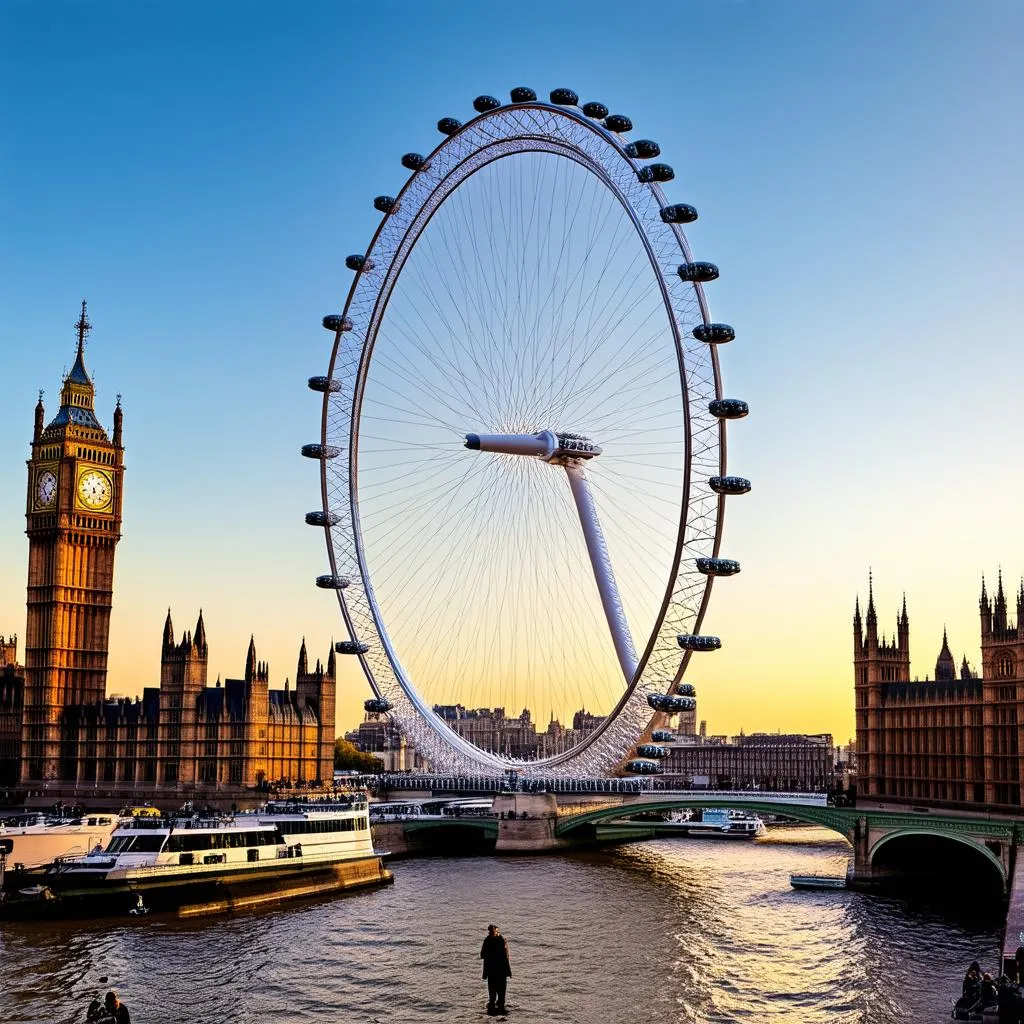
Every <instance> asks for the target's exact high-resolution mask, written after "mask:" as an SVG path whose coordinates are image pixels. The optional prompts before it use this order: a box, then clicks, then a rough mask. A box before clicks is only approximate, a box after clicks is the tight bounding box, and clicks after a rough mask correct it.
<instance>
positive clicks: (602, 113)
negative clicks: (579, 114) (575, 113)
mask: <svg viewBox="0 0 1024 1024" xmlns="http://www.w3.org/2000/svg"><path fill="white" fill-rule="evenodd" d="M583 113H584V114H586V115H587V117H592V118H594V119H595V120H597V121H603V120H604V119H605V118H606V117H607V116H608V108H607V107H606V106H605V105H604V104H603V103H584V104H583Z"/></svg>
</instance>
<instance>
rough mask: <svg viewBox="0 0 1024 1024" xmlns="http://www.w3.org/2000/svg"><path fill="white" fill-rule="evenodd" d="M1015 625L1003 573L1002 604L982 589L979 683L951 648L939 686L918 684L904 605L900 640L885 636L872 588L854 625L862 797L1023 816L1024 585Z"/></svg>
mask: <svg viewBox="0 0 1024 1024" xmlns="http://www.w3.org/2000/svg"><path fill="white" fill-rule="evenodd" d="M1016 605H1017V622H1016V624H1014V623H1012V622H1011V621H1010V620H1009V618H1008V613H1007V601H1006V595H1005V593H1004V591H1003V579H1002V573H1000V575H999V584H998V587H997V590H996V594H995V597H994V599H990V598H989V596H988V592H987V589H986V587H985V582H984V580H983V581H982V584H981V600H980V612H981V661H982V670H981V674H980V676H979V675H978V674H977V673H976V672H975V671H974V669H973V668H971V666H970V665H968V663H967V659H966V657H965V658H963V659H962V660H961V663H960V667H959V669H957V666H956V663H955V660H954V658H953V654H952V652H951V651H950V649H949V642H948V638H947V636H946V634H945V633H943V637H942V646H941V648H940V650H939V655H938V658H937V659H936V663H935V677H934V678H933V679H922V680H916V679H915V680H911V678H910V619H909V617H908V615H907V605H906V600H904V602H903V608H902V610H901V612H900V614H899V615H898V617H897V620H896V636H895V637H894V638H892V639H886V638H885V637H882V636H879V633H878V617H877V614H876V612H875V601H874V594H873V591H872V587H871V585H870V583H869V587H868V606H867V611H866V615H865V617H864V619H863V620H862V618H861V612H860V602H859V600H858V601H857V603H856V607H855V611H854V616H853V669H854V694H855V702H856V719H857V792H858V795H859V796H867V797H874V798H878V799H885V800H891V801H895V802H913V803H918V804H934V805H942V806H957V807H975V808H979V809H983V808H989V807H991V808H994V809H1007V808H1019V807H1020V806H1021V780H1022V775H1024V763H1022V761H1024V744H1022V742H1021V738H1020V728H1021V725H1024V707H1022V705H1024V626H1022V622H1024V582H1022V583H1021V586H1020V589H1019V590H1018V593H1017V598H1016Z"/></svg>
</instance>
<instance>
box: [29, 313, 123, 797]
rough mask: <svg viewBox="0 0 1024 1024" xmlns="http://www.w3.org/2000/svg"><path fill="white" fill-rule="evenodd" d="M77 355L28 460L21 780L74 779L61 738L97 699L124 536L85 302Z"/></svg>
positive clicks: (114, 453)
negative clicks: (88, 344) (71, 716)
mask: <svg viewBox="0 0 1024 1024" xmlns="http://www.w3.org/2000/svg"><path fill="white" fill-rule="evenodd" d="M75 327H76V330H77V332H78V351H77V354H76V357H75V362H74V365H73V366H72V367H71V370H70V372H69V373H68V375H67V376H66V377H65V379H64V384H63V387H62V388H61V396H60V403H61V404H60V409H59V410H58V412H57V415H56V416H55V417H54V418H53V419H52V420H51V421H50V423H49V424H47V425H45V426H44V423H45V413H44V409H43V401H42V395H40V399H39V403H38V404H37V405H36V412H35V430H34V433H33V437H32V457H31V458H30V459H29V460H28V497H27V502H26V509H25V515H26V519H27V523H28V525H27V529H26V533H27V534H28V543H29V557H28V596H27V606H28V621H27V625H26V636H25V710H24V730H25V731H24V733H23V736H22V741H23V742H22V756H23V764H22V780H23V781H28V780H43V781H51V780H52V781H57V780H67V781H73V780H74V779H75V777H76V772H77V765H76V763H75V754H74V749H75V746H74V743H72V742H62V720H63V717H64V716H63V713H64V710H65V709H66V708H68V707H72V706H80V705H85V704H95V703H96V702H97V701H102V700H103V698H104V695H105V692H106V682H107V649H108V641H109V635H110V611H111V606H112V602H113V591H114V551H115V548H116V546H117V542H118V541H119V540H120V539H121V502H122V496H123V487H122V485H123V478H124V448H123V447H122V444H121V421H122V414H121V405H120V400H119V401H118V404H117V407H116V408H115V410H114V433H113V439H111V438H110V437H108V436H107V432H106V431H105V430H104V428H103V426H102V425H101V423H100V421H99V420H98V419H97V417H96V412H95V408H94V405H95V388H94V387H93V383H92V380H91V379H90V377H89V374H88V372H87V371H86V368H85V339H86V336H87V335H88V333H89V330H90V329H91V325H90V323H89V321H88V319H87V318H86V311H85V302H83V303H82V314H81V316H80V317H79V320H78V323H77V324H76V325H75Z"/></svg>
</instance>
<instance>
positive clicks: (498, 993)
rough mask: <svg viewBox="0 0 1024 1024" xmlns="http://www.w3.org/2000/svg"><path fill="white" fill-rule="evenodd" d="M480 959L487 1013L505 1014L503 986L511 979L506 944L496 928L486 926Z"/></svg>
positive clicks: (495, 926) (494, 926) (492, 925)
mask: <svg viewBox="0 0 1024 1024" xmlns="http://www.w3.org/2000/svg"><path fill="white" fill-rule="evenodd" d="M480 959H481V960H483V962H484V977H485V978H486V979H487V1011H488V1013H491V1012H497V1013H504V1012H505V986H506V985H507V984H508V979H509V978H511V977H512V968H511V966H509V962H508V943H507V942H506V941H505V936H504V935H502V934H501V932H500V931H499V930H498V926H497V925H494V924H489V925H488V926H487V938H486V939H484V944H483V945H482V946H481V947H480Z"/></svg>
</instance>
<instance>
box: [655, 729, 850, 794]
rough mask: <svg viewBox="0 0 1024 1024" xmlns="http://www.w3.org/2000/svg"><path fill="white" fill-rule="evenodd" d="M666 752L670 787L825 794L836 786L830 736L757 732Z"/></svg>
mask: <svg viewBox="0 0 1024 1024" xmlns="http://www.w3.org/2000/svg"><path fill="white" fill-rule="evenodd" d="M702 724H703V723H702ZM665 746H666V749H667V751H668V756H667V757H665V758H664V759H663V760H662V762H661V767H662V772H663V779H664V782H665V784H666V785H667V786H673V785H676V786H680V787H682V788H688V787H690V786H694V785H697V786H709V787H713V788H716V789H765V790H779V791H789V792H793V791H809V792H824V791H827V790H830V789H832V788H834V784H835V780H834V776H835V757H834V750H833V746H832V737H831V735H829V734H828V733H819V734H816V735H809V736H804V735H798V734H785V733H763V732H755V733H751V734H750V735H749V736H747V735H740V736H734V737H733V738H732V739H731V740H727V739H726V737H724V736H706V735H702V736H700V737H693V738H691V739H689V741H688V742H680V743H668V744H665Z"/></svg>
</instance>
